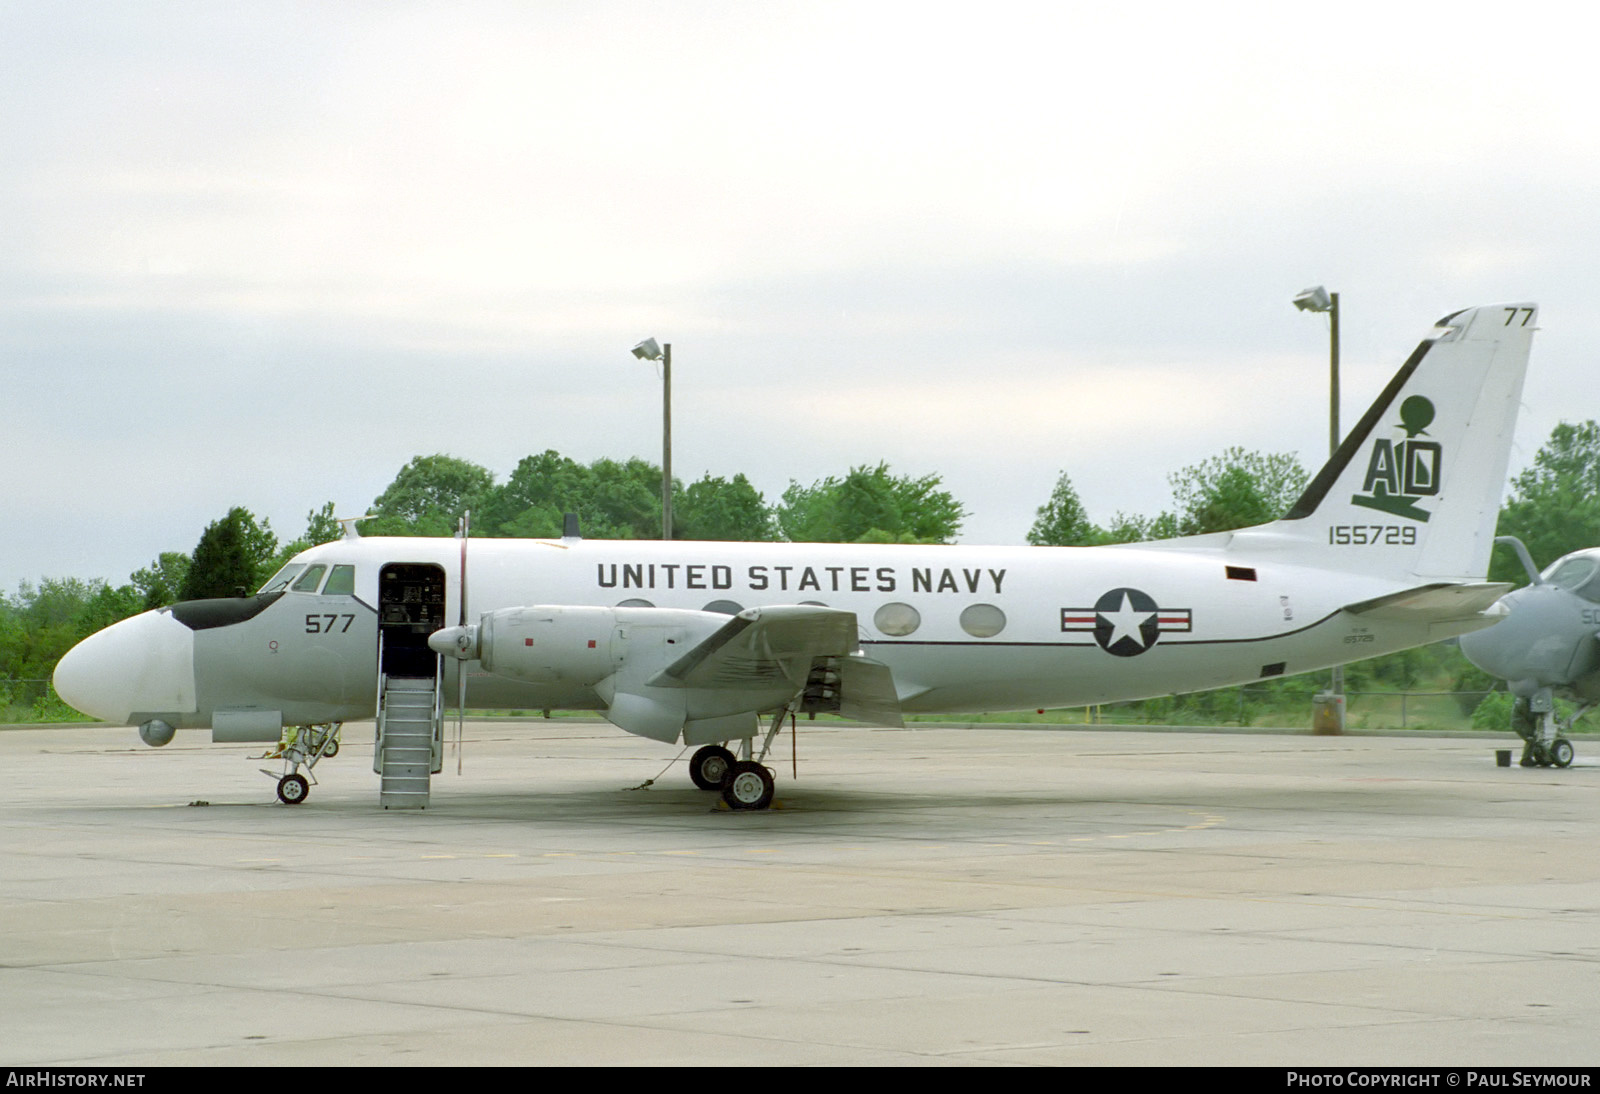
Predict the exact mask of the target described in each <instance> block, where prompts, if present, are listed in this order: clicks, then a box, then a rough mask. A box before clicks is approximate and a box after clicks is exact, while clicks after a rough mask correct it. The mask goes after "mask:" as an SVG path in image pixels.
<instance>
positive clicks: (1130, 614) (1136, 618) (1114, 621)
mask: <svg viewBox="0 0 1600 1094" xmlns="http://www.w3.org/2000/svg"><path fill="white" fill-rule="evenodd" d="M1098 614H1099V616H1100V618H1101V619H1104V620H1105V621H1106V622H1107V623H1110V624H1111V637H1110V638H1107V639H1106V648H1107V649H1110V648H1111V647H1112V646H1115V645H1116V644H1117V643H1118V642H1120V641H1122V640H1123V639H1124V638H1131V639H1133V640H1134V642H1136V643H1137V644H1138V646H1139V648H1140V649H1144V648H1145V645H1144V639H1143V638H1142V637H1141V636H1140V634H1139V628H1140V627H1141V626H1143V625H1144V622H1145V620H1147V619H1149V618H1150V617H1151V616H1152V615H1155V614H1156V613H1155V612H1141V611H1140V610H1139V609H1137V608H1132V607H1129V606H1128V594H1127V593H1123V594H1122V605H1121V606H1120V607H1119V608H1117V610H1116V611H1114V612H1100V613H1098Z"/></svg>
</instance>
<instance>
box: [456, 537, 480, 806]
mask: <svg viewBox="0 0 1600 1094" xmlns="http://www.w3.org/2000/svg"><path fill="white" fill-rule="evenodd" d="M471 521H472V510H470V509H468V510H466V511H465V512H463V513H462V514H461V618H460V620H459V622H458V626H460V628H461V633H460V635H459V636H457V638H456V774H457V775H459V774H461V739H462V727H463V725H464V723H465V722H466V720H467V649H468V646H470V645H471V644H472V642H471V641H470V639H469V636H468V633H467V535H468V532H469V531H470V529H471ZM471 637H476V636H475V635H474V636H471Z"/></svg>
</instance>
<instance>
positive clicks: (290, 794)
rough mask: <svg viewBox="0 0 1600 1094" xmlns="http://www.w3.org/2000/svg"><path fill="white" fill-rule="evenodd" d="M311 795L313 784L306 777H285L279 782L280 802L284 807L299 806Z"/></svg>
mask: <svg viewBox="0 0 1600 1094" xmlns="http://www.w3.org/2000/svg"><path fill="white" fill-rule="evenodd" d="M309 793H311V784H310V783H308V782H306V777H305V776H304V775H298V774H296V775H285V776H284V777H283V778H281V779H279V780H278V800H279V801H281V802H282V803H283V804H284V805H299V804H300V803H301V802H303V801H305V800H306V795H307V794H309Z"/></svg>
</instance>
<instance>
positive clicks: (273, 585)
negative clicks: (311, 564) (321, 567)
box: [256, 562, 306, 596]
mask: <svg viewBox="0 0 1600 1094" xmlns="http://www.w3.org/2000/svg"><path fill="white" fill-rule="evenodd" d="M305 568H306V564H305V563H304V562H291V563H289V565H287V566H285V567H284V568H283V569H281V570H279V571H278V572H277V573H275V574H273V575H272V577H271V579H270V580H268V582H267V583H266V584H265V585H263V586H261V588H259V589H257V590H256V595H258V596H259V595H260V594H262V593H271V592H276V591H278V590H279V589H282V588H284V587H286V586H287V585H288V584H289V582H291V581H293V580H294V575H295V574H298V573H299V572H300V571H301V570H304V569H305Z"/></svg>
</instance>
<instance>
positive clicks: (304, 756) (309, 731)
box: [261, 722, 343, 805]
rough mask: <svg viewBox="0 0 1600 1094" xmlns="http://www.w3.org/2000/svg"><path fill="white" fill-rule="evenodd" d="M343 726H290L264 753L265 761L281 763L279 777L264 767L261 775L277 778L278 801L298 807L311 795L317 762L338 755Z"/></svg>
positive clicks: (339, 724) (338, 723)
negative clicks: (278, 761)
mask: <svg viewBox="0 0 1600 1094" xmlns="http://www.w3.org/2000/svg"><path fill="white" fill-rule="evenodd" d="M342 724H343V723H340V722H330V723H328V724H326V725H320V726H289V727H287V728H286V729H285V730H284V735H283V739H282V740H281V741H279V742H278V747H277V748H275V749H273V750H272V751H271V752H269V753H267V755H266V758H267V759H281V760H282V761H283V772H282V774H281V775H279V774H278V773H277V772H274V771H269V770H268V769H267V768H264V767H263V768H262V769H261V773H262V774H263V775H267V776H274V775H276V776H277V777H278V800H279V801H281V802H282V803H283V804H284V805H299V804H300V803H301V802H303V801H305V800H306V798H307V797H308V796H309V795H310V793H311V788H312V787H313V786H315V785H316V782H317V779H316V776H315V775H312V774H311V769H312V768H314V767H316V766H317V762H318V761H319V760H323V759H326V758H327V757H329V756H337V755H338V754H339V728H340V726H341V725H342ZM302 771H304V774H302V773H301V772H302Z"/></svg>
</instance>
